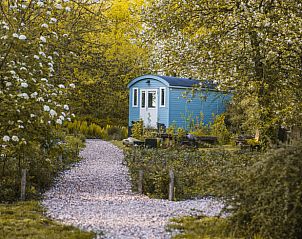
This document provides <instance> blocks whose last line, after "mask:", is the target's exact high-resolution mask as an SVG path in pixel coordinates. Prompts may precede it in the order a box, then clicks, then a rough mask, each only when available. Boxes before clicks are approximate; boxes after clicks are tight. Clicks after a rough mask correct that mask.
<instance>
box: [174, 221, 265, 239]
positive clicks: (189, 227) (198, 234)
mask: <svg viewBox="0 0 302 239" xmlns="http://www.w3.org/2000/svg"><path fill="white" fill-rule="evenodd" d="M171 222H172V223H171V224H170V225H169V227H168V228H169V230H172V231H173V230H177V231H180V232H181V233H180V234H177V235H176V236H174V237H173V239H244V238H245V237H244V236H239V235H235V234H234V233H232V232H230V231H233V230H230V228H231V226H230V223H229V221H228V219H226V218H218V217H205V216H197V217H181V218H174V219H172V220H171ZM252 239H264V238H263V237H260V236H257V235H255V236H254V237H253V238H252Z"/></svg>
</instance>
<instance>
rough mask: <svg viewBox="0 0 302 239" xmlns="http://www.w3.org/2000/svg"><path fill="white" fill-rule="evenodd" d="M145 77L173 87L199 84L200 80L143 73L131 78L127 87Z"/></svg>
mask: <svg viewBox="0 0 302 239" xmlns="http://www.w3.org/2000/svg"><path fill="white" fill-rule="evenodd" d="M146 79H154V80H158V81H160V82H162V83H163V84H165V85H166V86H174V87H193V86H194V85H199V84H200V81H198V80H193V79H188V78H178V77H172V76H155V75H144V76H140V77H137V78H135V79H133V80H132V81H131V82H130V83H129V84H128V87H131V86H132V85H134V84H135V83H136V82H138V81H141V80H146Z"/></svg>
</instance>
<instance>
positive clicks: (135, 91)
mask: <svg viewBox="0 0 302 239" xmlns="http://www.w3.org/2000/svg"><path fill="white" fill-rule="evenodd" d="M132 97H133V101H132V106H133V107H137V106H138V89H137V88H133V96H132Z"/></svg>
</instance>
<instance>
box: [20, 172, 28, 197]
mask: <svg viewBox="0 0 302 239" xmlns="http://www.w3.org/2000/svg"><path fill="white" fill-rule="evenodd" d="M26 172H27V169H22V178H21V200H22V201H24V200H25V192H26Z"/></svg>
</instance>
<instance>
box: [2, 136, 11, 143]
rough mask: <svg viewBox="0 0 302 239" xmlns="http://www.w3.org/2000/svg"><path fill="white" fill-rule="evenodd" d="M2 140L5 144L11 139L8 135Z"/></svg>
mask: <svg viewBox="0 0 302 239" xmlns="http://www.w3.org/2000/svg"><path fill="white" fill-rule="evenodd" d="M2 140H3V141H4V142H8V141H10V137H9V136H8V135H5V136H3V138H2Z"/></svg>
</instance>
